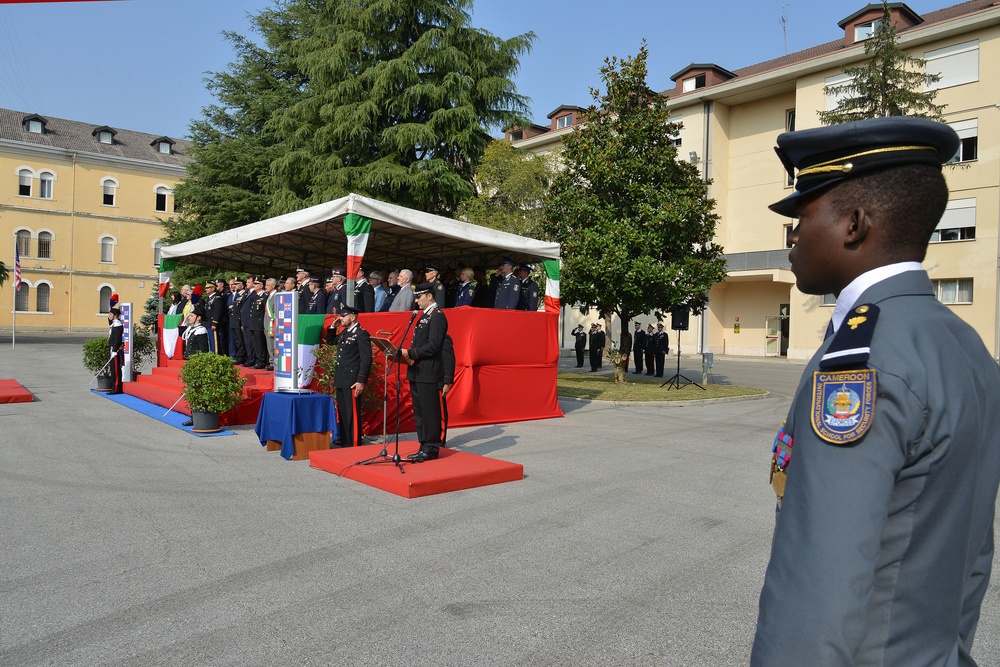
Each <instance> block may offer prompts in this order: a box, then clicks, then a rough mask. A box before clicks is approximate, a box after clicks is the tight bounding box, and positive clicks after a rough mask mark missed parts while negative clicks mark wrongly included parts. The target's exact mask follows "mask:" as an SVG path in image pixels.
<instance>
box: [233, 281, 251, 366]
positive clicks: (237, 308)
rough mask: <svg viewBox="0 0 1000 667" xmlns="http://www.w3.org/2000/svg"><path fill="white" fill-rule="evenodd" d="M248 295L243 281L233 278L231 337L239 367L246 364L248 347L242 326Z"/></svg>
mask: <svg viewBox="0 0 1000 667" xmlns="http://www.w3.org/2000/svg"><path fill="white" fill-rule="evenodd" d="M246 296H247V293H246V292H245V291H244V289H243V279H242V278H239V277H237V278H233V301H232V303H230V304H229V335H230V336H231V337H232V341H233V349H234V355H233V363H235V364H236V365H237V366H238V365H240V364H244V363H246V358H247V346H246V341H245V340H244V338H243V326H242V324H241V319H242V312H243V300H244V299H245V298H246Z"/></svg>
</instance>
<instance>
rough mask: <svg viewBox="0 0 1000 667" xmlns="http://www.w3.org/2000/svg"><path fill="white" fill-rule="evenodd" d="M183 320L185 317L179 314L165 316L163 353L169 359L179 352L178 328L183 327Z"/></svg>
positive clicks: (162, 334)
mask: <svg viewBox="0 0 1000 667" xmlns="http://www.w3.org/2000/svg"><path fill="white" fill-rule="evenodd" d="M168 284H169V283H168ZM182 319H184V316H183V315H179V314H178V315H164V316H163V331H162V333H161V334H160V335H161V336H162V337H163V352H164V354H166V355H167V359H173V358H174V352H175V351H176V350H177V333H178V329H177V328H178V327H179V326H180V325H181V320H182Z"/></svg>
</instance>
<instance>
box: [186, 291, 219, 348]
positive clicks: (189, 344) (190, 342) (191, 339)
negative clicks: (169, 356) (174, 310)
mask: <svg viewBox="0 0 1000 667" xmlns="http://www.w3.org/2000/svg"><path fill="white" fill-rule="evenodd" d="M213 288H214V286H213ZM207 314H208V313H207V312H206V310H205V306H204V305H203V304H201V303H196V304H195V305H194V307H193V308H191V313H190V314H189V315H188V318H187V323H188V326H187V329H185V330H184V358H185V359H190V358H191V356H192V355H195V354H198V353H199V352H210V351H211V350H210V349H209V346H210V343H209V337H208V329H207V328H206V327H205V325H204V318H205V316H206V315H207Z"/></svg>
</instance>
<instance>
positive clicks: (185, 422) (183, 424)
mask: <svg viewBox="0 0 1000 667" xmlns="http://www.w3.org/2000/svg"><path fill="white" fill-rule="evenodd" d="M181 426H194V420H193V419H188V420H186V421H182V422H181Z"/></svg>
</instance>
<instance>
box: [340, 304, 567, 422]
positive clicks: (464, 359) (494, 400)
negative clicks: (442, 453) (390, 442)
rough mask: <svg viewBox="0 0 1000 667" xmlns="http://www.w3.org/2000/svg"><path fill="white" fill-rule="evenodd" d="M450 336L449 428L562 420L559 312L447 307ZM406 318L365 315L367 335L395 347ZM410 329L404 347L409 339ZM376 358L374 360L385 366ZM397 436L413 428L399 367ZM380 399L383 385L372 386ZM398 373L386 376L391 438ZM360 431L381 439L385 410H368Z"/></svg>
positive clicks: (404, 315) (402, 369)
mask: <svg viewBox="0 0 1000 667" xmlns="http://www.w3.org/2000/svg"><path fill="white" fill-rule="evenodd" d="M444 314H445V316H446V317H447V318H448V333H449V334H451V338H452V341H453V342H454V346H455V384H454V385H453V386H452V389H451V391H450V392H449V394H448V416H449V426H450V427H452V428H456V427H460V426H475V425H479V424H497V423H505V422H514V421H524V420H529V419H547V418H550V417H562V416H563V413H562V410H560V409H559V401H558V395H557V388H556V376H557V374H558V361H559V347H558V338H557V330H558V321H559V320H558V318H559V316H558V314H557V313H541V312H534V313H529V312H524V311H504V310H492V309H489V308H469V307H463V308H447V309H445V311H444ZM409 319H410V313H409V312H403V313H362V314H361V315H360V316H359V320H360V323H361V326H362V327H364V328H365V329H367V330H368V332H369V333H370V334H371V335H372V336H378V335H380V334H379V332H386V333H388V334H390V335H387V336H385V337H387V338H389V339H390V340H392V342H393V344H395V345H397V346H398V345H399V343H400V340H401V338H402V335H403V331H404V330H405V329H406V324H407V322H409ZM412 336H413V331H412V328H411V330H410V332H409V333H407V335H406V340H405V342H404V347H409V344H410V342H411V341H412ZM383 361H384V358H383V356H382V354H381V353H379V354H377V355H376V357H375V360H374V362H375V363H377V364H380V365H381V364H382V363H383ZM400 374H401V379H402V382H401V396H400V399H401V402H400V416H401V420H400V427H399V428H400V431H401V432H407V431H413V430H415V426H414V424H413V405H412V403H411V402H410V391H409V384H408V383H407V381H406V366H405V365H402V366H401V367H400ZM377 389H378V391H379V393H381V387H378V388H377ZM395 389H396V369H395V368H393V370H392V373H391V375H390V376H389V401H388V412H389V414H388V422H387V429H388V432H390V433H393V432H395V429H396V421H395V420H396V411H395V407H396V398H395V396H396V391H395ZM364 425H365V433H366V434H368V435H375V434H381V433H382V411H381V410H378V411H377V412H369V413H367V414H366V415H365V419H364Z"/></svg>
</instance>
